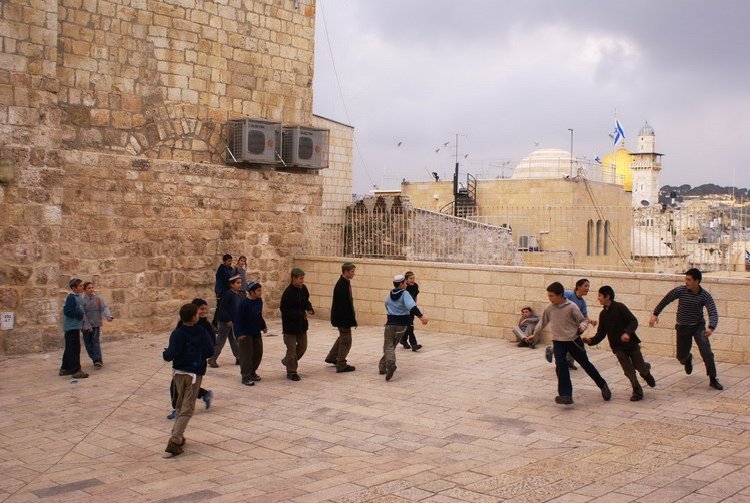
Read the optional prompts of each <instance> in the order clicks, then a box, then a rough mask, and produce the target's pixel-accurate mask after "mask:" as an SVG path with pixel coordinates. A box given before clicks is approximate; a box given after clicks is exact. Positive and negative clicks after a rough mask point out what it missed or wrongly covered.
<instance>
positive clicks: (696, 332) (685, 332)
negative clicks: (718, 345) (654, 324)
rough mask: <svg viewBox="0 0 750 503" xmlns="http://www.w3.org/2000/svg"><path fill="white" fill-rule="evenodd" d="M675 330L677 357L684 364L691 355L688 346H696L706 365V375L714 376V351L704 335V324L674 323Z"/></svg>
mask: <svg viewBox="0 0 750 503" xmlns="http://www.w3.org/2000/svg"><path fill="white" fill-rule="evenodd" d="M674 328H675V330H677V359H678V360H680V363H682V364H683V365H685V364H686V363H687V362H688V361H689V360H690V359H692V358H693V355H691V354H690V348H691V347H692V346H693V340H695V345H696V346H698V351H699V352H700V354H701V358H703V364H704V365H705V366H706V375H708V377H716V363H715V362H714V353H713V351H711V342H710V341H709V340H708V337H706V325H704V324H702V323H701V324H699V325H675V327H674Z"/></svg>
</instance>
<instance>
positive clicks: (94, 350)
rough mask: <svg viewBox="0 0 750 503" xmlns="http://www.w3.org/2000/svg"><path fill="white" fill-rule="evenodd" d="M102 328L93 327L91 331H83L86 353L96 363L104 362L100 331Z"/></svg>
mask: <svg viewBox="0 0 750 503" xmlns="http://www.w3.org/2000/svg"><path fill="white" fill-rule="evenodd" d="M100 328H101V327H93V328H92V329H91V330H84V331H83V344H84V345H85V346H86V352H87V353H88V354H89V358H91V360H92V361H93V362H94V363H96V362H99V363H101V362H102V348H101V346H99V330H100Z"/></svg>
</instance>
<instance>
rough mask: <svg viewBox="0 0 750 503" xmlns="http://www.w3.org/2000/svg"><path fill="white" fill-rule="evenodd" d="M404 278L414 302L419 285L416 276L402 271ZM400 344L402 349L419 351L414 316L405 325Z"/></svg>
mask: <svg viewBox="0 0 750 503" xmlns="http://www.w3.org/2000/svg"><path fill="white" fill-rule="evenodd" d="M404 277H405V278H406V291H407V292H409V295H411V298H412V299H414V302H416V301H417V295H419V285H418V284H417V278H416V276H414V273H413V272H411V271H406V273H404ZM401 345H403V346H404V349H410V348H411V350H412V351H419V350H420V349H422V345H421V344H418V343H417V336H416V335H414V316H412V317H411V321H409V325H408V326H407V327H406V333H405V334H404V335H403V337H401Z"/></svg>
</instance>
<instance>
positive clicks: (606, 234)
mask: <svg viewBox="0 0 750 503" xmlns="http://www.w3.org/2000/svg"><path fill="white" fill-rule="evenodd" d="M604 254H605V255H609V220H605V221H604Z"/></svg>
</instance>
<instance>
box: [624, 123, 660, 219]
mask: <svg viewBox="0 0 750 503" xmlns="http://www.w3.org/2000/svg"><path fill="white" fill-rule="evenodd" d="M655 139H656V137H655V135H654V128H652V127H651V126H650V125H649V123H648V122H646V123H645V124H644V125H643V127H642V128H641V130H640V131H638V146H637V149H636V151H635V152H633V154H632V156H633V161H632V162H631V164H630V169H631V171H632V176H633V184H632V190H633V206H634V207H637V206H640V205H642V202H644V201H648V204H649V205H650V206H653V205H655V204H656V203H658V202H659V172H660V171H661V156H662V155H663V154H659V153H658V152H656V141H655Z"/></svg>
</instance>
